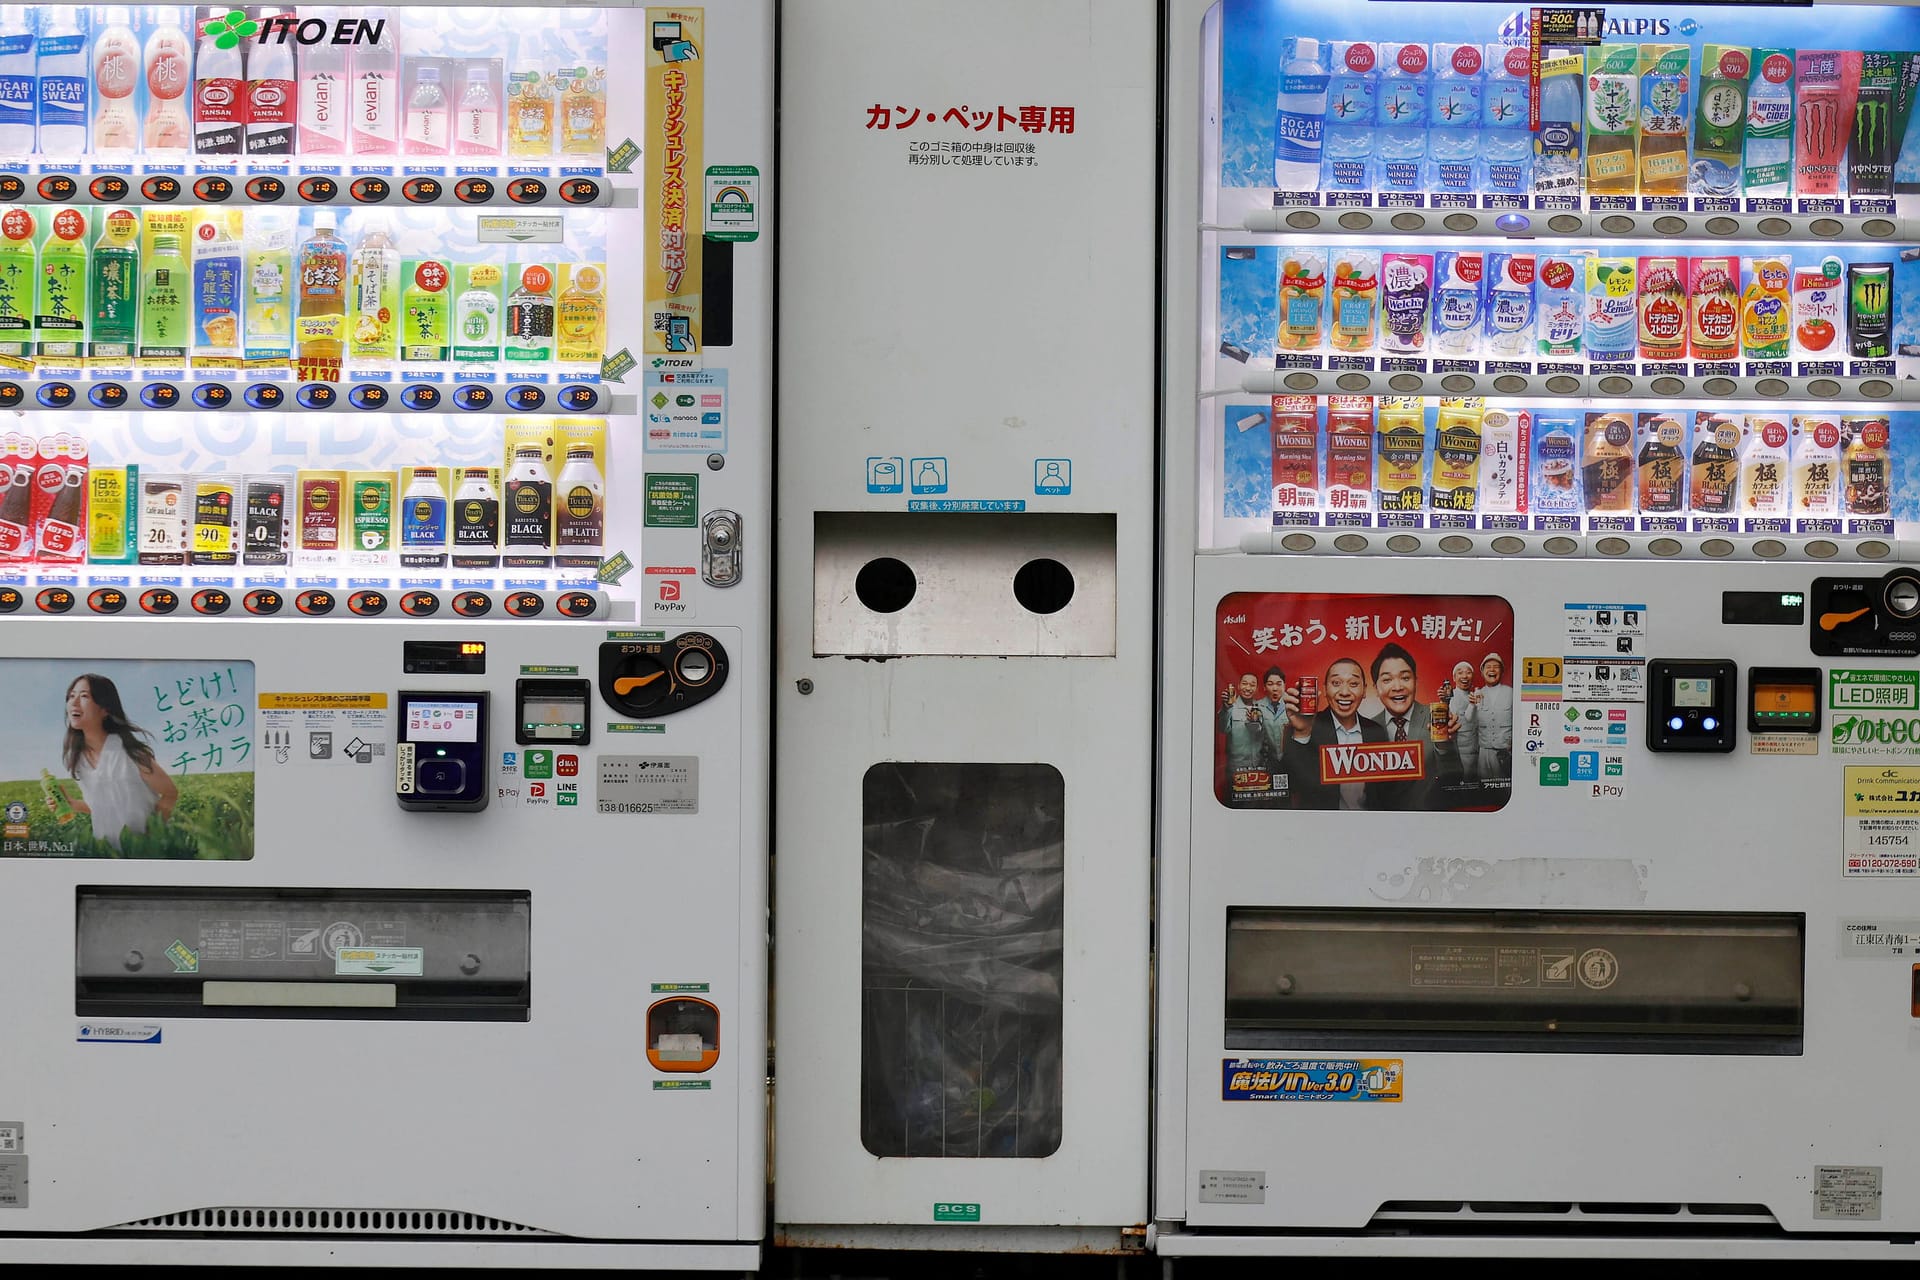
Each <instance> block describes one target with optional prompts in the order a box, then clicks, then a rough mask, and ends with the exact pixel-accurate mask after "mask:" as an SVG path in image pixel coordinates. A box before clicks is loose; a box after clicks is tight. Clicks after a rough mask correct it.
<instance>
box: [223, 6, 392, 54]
mask: <svg viewBox="0 0 1920 1280" xmlns="http://www.w3.org/2000/svg"><path fill="white" fill-rule="evenodd" d="M386 29H387V20H386V19H385V18H380V19H377V20H375V21H372V22H369V21H368V20H367V19H365V18H340V19H337V20H336V21H334V22H331V23H329V22H327V21H325V20H324V19H321V18H307V19H305V20H302V19H301V18H299V17H298V16H297V15H295V14H291V13H286V14H280V15H279V16H277V17H271V18H268V19H267V20H266V21H264V22H257V21H255V20H254V19H252V18H249V17H248V16H247V15H246V13H245V12H243V11H242V10H239V9H232V10H229V11H228V12H227V16H226V17H224V18H209V19H208V20H207V24H206V28H205V33H206V34H207V35H210V36H212V37H213V47H214V48H216V49H232V48H236V47H238V45H239V44H240V42H241V41H242V40H253V39H254V37H256V36H258V37H259V38H258V40H255V43H257V44H285V43H287V41H288V40H292V41H293V42H294V43H295V44H308V45H312V44H379V43H380V41H381V39H382V37H384V36H385V34H386Z"/></svg>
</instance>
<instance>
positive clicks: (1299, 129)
mask: <svg viewBox="0 0 1920 1280" xmlns="http://www.w3.org/2000/svg"><path fill="white" fill-rule="evenodd" d="M1326 117H1327V53H1326V49H1325V47H1324V46H1323V45H1322V44H1321V43H1320V41H1318V40H1316V39H1314V38H1313V37H1312V36H1289V37H1288V38H1287V41H1286V44H1285V45H1284V46H1283V47H1282V50H1281V54H1280V100H1279V103H1278V106H1277V114H1276V116H1275V119H1274V126H1273V181H1274V185H1275V186H1277V187H1279V188H1280V189H1281V190H1282V191H1317V190H1319V188H1320V132H1321V128H1322V126H1323V125H1324V123H1325V121H1326Z"/></svg>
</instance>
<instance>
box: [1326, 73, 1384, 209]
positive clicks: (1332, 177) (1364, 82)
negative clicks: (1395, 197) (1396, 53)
mask: <svg viewBox="0 0 1920 1280" xmlns="http://www.w3.org/2000/svg"><path fill="white" fill-rule="evenodd" d="M1379 96H1380V47H1379V46H1378V45H1376V44H1374V43H1373V42H1371V41H1365V40H1336V41H1334V42H1333V75H1332V76H1331V77H1329V78H1328V80H1327V114H1326V127H1325V128H1324V129H1323V130H1322V131H1321V141H1320V152H1321V171H1320V184H1321V186H1322V187H1324V188H1326V189H1328V190H1334V191H1366V190H1369V189H1371V187H1372V185H1373V131H1374V126H1375V124H1376V123H1377V122H1378V120H1379V111H1378V99H1379Z"/></svg>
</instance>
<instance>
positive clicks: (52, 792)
mask: <svg viewBox="0 0 1920 1280" xmlns="http://www.w3.org/2000/svg"><path fill="white" fill-rule="evenodd" d="M40 794H41V796H42V797H44V798H45V800H46V803H47V804H48V805H49V806H50V807H51V809H52V811H53V820H54V821H55V822H57V823H59V824H60V825H61V826H63V827H66V826H71V825H72V824H73V820H74V818H75V817H77V816H78V815H77V814H76V813H75V812H74V808H73V804H72V803H71V802H70V801H69V800H68V799H67V793H66V792H65V791H64V790H62V789H61V787H60V784H59V783H58V782H56V781H54V777H53V774H52V772H51V771H49V770H46V769H42V770H41V771H40Z"/></svg>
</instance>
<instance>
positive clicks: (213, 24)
mask: <svg viewBox="0 0 1920 1280" xmlns="http://www.w3.org/2000/svg"><path fill="white" fill-rule="evenodd" d="M259 30H260V24H259V23H257V22H255V21H254V20H253V19H252V18H249V17H248V16H247V15H246V14H245V13H243V12H241V11H240V10H239V9H234V10H232V11H230V12H229V13H228V14H227V16H226V17H224V18H210V19H208V20H207V34H208V35H210V36H212V37H213V47H214V48H216V49H232V48H235V47H237V46H238V45H239V43H240V42H241V41H242V40H245V39H246V38H247V37H248V36H251V35H253V34H254V33H256V32H257V31H259Z"/></svg>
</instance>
